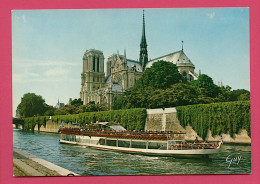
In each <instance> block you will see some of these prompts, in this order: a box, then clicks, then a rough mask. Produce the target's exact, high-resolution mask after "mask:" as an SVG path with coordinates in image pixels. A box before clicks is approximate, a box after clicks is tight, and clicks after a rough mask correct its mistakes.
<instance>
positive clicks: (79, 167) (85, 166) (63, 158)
mask: <svg viewBox="0 0 260 184" xmlns="http://www.w3.org/2000/svg"><path fill="white" fill-rule="evenodd" d="M13 138H14V139H13V141H14V143H13V144H14V147H17V148H20V149H23V150H25V151H27V152H29V153H31V154H34V155H36V156H38V157H41V158H43V159H45V160H48V161H50V162H52V163H54V164H56V165H59V166H61V167H64V168H66V169H68V170H71V171H73V172H75V173H78V174H80V175H85V176H89V175H173V174H178V175H179V174H248V173H251V146H249V145H230V144H224V145H223V147H222V148H221V150H220V151H219V153H218V154H216V156H215V158H214V159H213V160H212V161H206V160H200V159H179V158H178V159H177V158H176V159H175V158H171V157H151V156H143V155H132V154H124V153H117V152H112V151H100V150H95V149H90V148H84V147H80V146H74V145H67V144H60V143H59V134H54V133H43V132H41V133H38V132H35V133H32V132H25V131H21V130H18V129H13ZM230 154H239V155H241V156H242V157H241V160H240V162H239V164H237V163H235V162H234V163H231V165H230V168H228V166H229V164H230V162H228V161H226V158H227V157H228V156H229V155H230Z"/></svg>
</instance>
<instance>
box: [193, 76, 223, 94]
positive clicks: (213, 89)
mask: <svg viewBox="0 0 260 184" xmlns="http://www.w3.org/2000/svg"><path fill="white" fill-rule="evenodd" d="M191 84H192V85H194V86H196V87H198V88H199V89H200V93H201V94H202V95H204V96H206V97H213V98H214V97H216V96H217V95H218V94H219V92H220V91H219V87H218V86H217V85H215V84H214V83H213V80H212V78H211V77H209V76H208V75H205V74H202V75H199V77H198V80H194V81H191Z"/></svg>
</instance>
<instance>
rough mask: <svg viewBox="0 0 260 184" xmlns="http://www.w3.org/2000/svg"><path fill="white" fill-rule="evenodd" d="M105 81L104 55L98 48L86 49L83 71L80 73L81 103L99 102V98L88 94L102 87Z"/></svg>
mask: <svg viewBox="0 0 260 184" xmlns="http://www.w3.org/2000/svg"><path fill="white" fill-rule="evenodd" d="M104 81H105V73H104V55H103V52H102V51H99V50H94V49H91V50H87V51H86V52H85V54H84V56H83V72H82V74H81V92H80V98H81V100H82V101H83V104H87V103H89V102H90V101H95V102H96V103H97V102H99V100H100V99H96V98H93V99H92V98H91V97H90V94H91V93H92V92H93V91H95V90H98V89H100V88H102V86H103V84H104Z"/></svg>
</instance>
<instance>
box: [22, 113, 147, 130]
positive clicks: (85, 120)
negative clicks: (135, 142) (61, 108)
mask: <svg viewBox="0 0 260 184" xmlns="http://www.w3.org/2000/svg"><path fill="white" fill-rule="evenodd" d="M146 116H147V115H146V109H141V108H140V109H126V110H113V111H100V112H85V113H80V114H72V115H57V116H52V121H53V122H57V123H58V122H65V123H73V122H77V123H79V124H81V126H84V125H86V124H90V123H95V122H96V121H99V122H116V123H119V124H120V125H122V126H123V127H124V128H126V129H127V130H144V126H145V121H146ZM48 118H49V117H46V116H43V117H32V118H25V128H26V129H28V130H30V129H31V130H33V129H34V127H35V125H36V124H37V123H38V122H39V123H40V125H42V124H44V123H46V121H47V120H48Z"/></svg>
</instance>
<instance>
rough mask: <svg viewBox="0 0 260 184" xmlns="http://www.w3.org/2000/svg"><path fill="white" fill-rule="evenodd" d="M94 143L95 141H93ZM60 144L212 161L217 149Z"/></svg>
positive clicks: (64, 141) (74, 142) (81, 143)
mask: <svg viewBox="0 0 260 184" xmlns="http://www.w3.org/2000/svg"><path fill="white" fill-rule="evenodd" d="M94 142H97V141H95V139H94ZM60 143H65V144H73V145H79V146H84V147H89V148H94V149H98V150H106V151H107V150H110V151H116V152H123V153H130V154H139V155H149V156H162V157H176V158H207V159H212V158H213V157H214V154H216V153H217V152H218V151H219V149H189V150H160V149H140V148H127V147H117V146H106V145H98V144H91V143H83V142H77V141H68V140H62V139H61V140H60Z"/></svg>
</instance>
